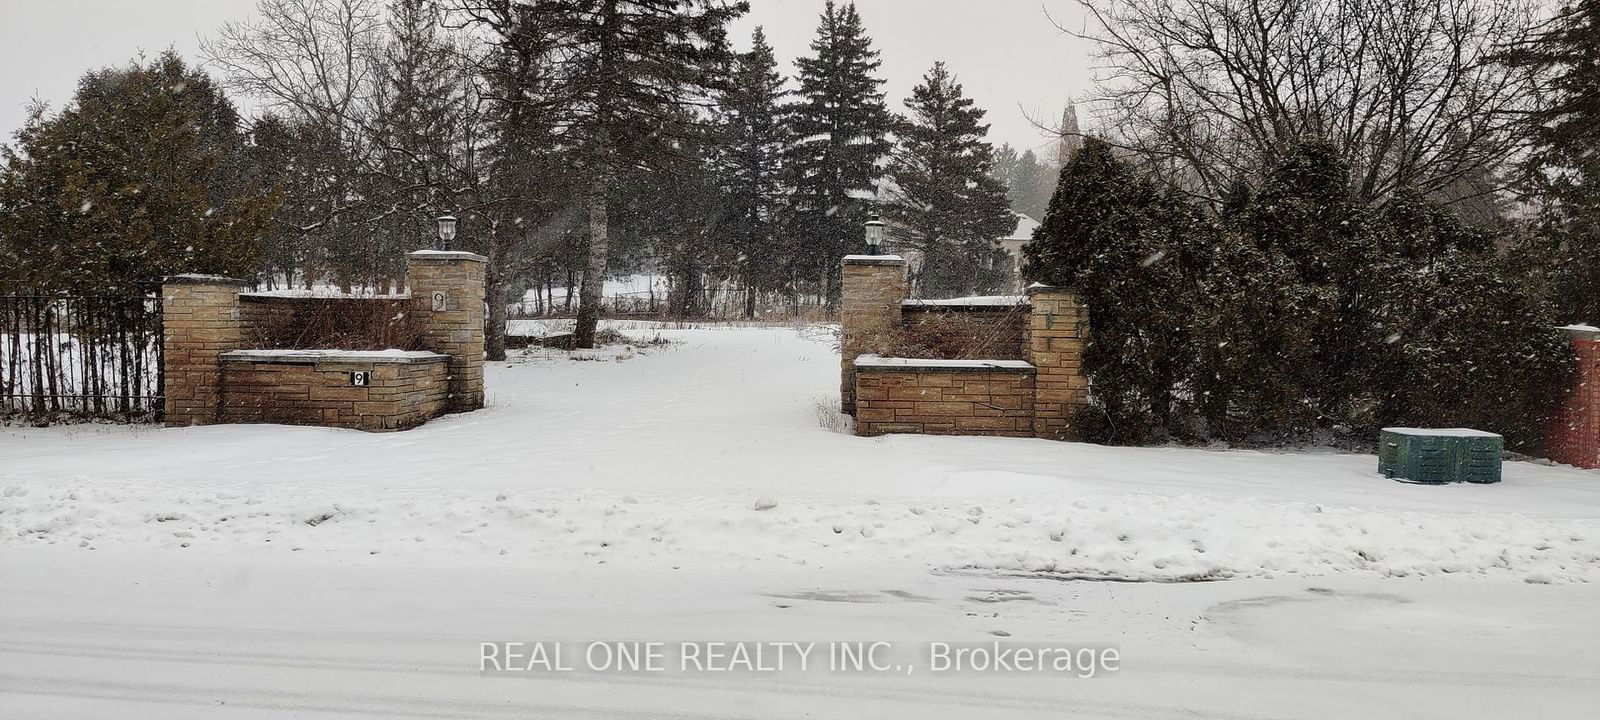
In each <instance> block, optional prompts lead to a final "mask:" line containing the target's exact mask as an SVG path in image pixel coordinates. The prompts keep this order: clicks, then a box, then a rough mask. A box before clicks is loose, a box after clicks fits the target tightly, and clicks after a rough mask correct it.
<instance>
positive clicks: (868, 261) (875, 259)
mask: <svg viewBox="0 0 1600 720" xmlns="http://www.w3.org/2000/svg"><path fill="white" fill-rule="evenodd" d="M844 264H846V265H904V264H906V259H905V258H903V257H900V256H899V255H846V256H844Z"/></svg>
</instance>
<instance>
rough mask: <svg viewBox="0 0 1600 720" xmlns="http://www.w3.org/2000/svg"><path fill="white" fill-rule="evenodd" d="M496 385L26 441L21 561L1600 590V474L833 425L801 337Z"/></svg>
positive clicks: (678, 335)
mask: <svg viewBox="0 0 1600 720" xmlns="http://www.w3.org/2000/svg"><path fill="white" fill-rule="evenodd" d="M627 327H630V328H632V329H630V330H628V331H627V332H632V333H635V334H639V335H643V334H648V335H650V336H651V337H662V338H666V339H671V340H675V341H676V342H675V343H674V344H671V345H666V346H640V347H637V348H612V349H610V350H608V351H605V352H601V353H589V354H586V355H579V356H578V358H582V359H588V360H598V362H578V361H575V359H574V358H572V357H570V356H568V354H566V353H563V352H561V351H556V350H548V349H542V348H535V349H532V350H530V351H529V352H528V353H527V354H524V355H521V356H518V357H516V358H515V359H514V360H513V361H512V362H510V363H507V364H503V365H502V364H492V365H491V367H490V371H489V375H488V388H489V391H488V392H489V396H488V402H489V407H488V409H486V410H483V411H481V412H477V413H471V414H467V415H462V416H456V417H451V418H446V419H442V420H438V421H435V422H433V423H430V424H428V425H426V426H424V427H423V428H421V429H418V430H414V431H411V432H405V433H397V434H385V435H374V434H366V433H361V432H357V431H349V430H333V429H322V428H294V427H278V426H264V425H262V426H215V427H204V428H190V429H159V428H141V427H118V426H64V427H52V428H44V429H21V428H10V429H6V430H4V431H3V432H0V463H3V466H4V468H5V469H4V471H3V472H0V493H3V494H4V501H5V509H4V512H0V542H3V543H4V544H5V545H6V546H8V547H13V548H15V547H31V546H40V545H66V546H80V547H84V548H90V547H94V548H112V547H126V546H145V547H170V548H176V549H188V550H191V551H196V552H203V551H211V552H230V551H232V550H233V549H234V548H237V547H272V548H277V549H281V550H282V551H283V552H311V553H330V554H336V555H337V554H349V553H354V554H362V555H364V554H368V553H390V554H396V555H401V556H417V555H424V554H437V553H446V554H450V555H452V556H460V557H489V558H495V557H500V556H502V555H507V556H509V555H538V556H540V557H541V558H542V559H545V560H551V559H554V558H557V557H559V558H562V559H565V560H570V561H573V562H598V561H602V560H604V561H606V562H611V563H622V564H628V565H632V566H639V567H660V566H683V565H696V566H701V567H719V566H724V565H727V564H737V563H741V562H765V563H780V564H793V565H796V566H805V565H836V564H862V563H872V562H878V561H882V560H892V561H893V562H896V563H906V564H910V565H912V566H917V567H925V568H931V569H949V568H990V569H997V570H1006V571H1016V572H1043V573H1054V574H1059V575H1066V576H1077V575H1086V576H1107V577H1117V578H1127V579H1159V580H1179V579H1194V578H1230V577H1275V576H1280V575H1283V574H1301V575H1322V574H1327V573H1331V572H1357V573H1369V574H1374V575H1383V576H1405V575H1434V574H1450V573H1466V574H1482V575H1488V576H1496V577H1503V578H1508V579H1513V580H1521V581H1526V582H1535V583H1546V582H1573V581H1580V582H1583V581H1590V580H1597V579H1600V473H1595V472H1592V471H1583V470H1577V469H1572V468H1566V467H1550V466H1541V465H1535V464H1531V463H1523V462H1513V463H1508V464H1507V467H1506V472H1505V477H1506V480H1505V482H1503V483H1501V484H1499V485H1492V486H1478V485H1453V486H1444V487H1433V486H1419V485H1409V484H1404V483H1398V482H1394V481H1391V480H1386V479H1384V478H1382V477H1380V476H1378V475H1377V473H1376V472H1375V466H1376V461H1375V459H1374V458H1373V457H1372V456H1368V455H1356V454H1340V453H1332V452H1308V453H1267V452H1246V451H1207V450H1195V449H1180V448H1107V447H1099V446H1092V445H1081V444H1066V443H1055V442H1046V441H1039V440H1031V439H1004V438H932V437H911V436H891V437H887V438H880V439H863V438H856V437H852V436H849V435H845V434H841V433H838V432H833V431H830V430H828V429H825V428H824V427H823V423H822V422H820V421H819V416H820V415H821V414H823V413H825V412H826V410H825V406H826V403H827V401H828V398H829V397H831V395H832V392H833V389H834V387H835V386H836V382H837V373H838V369H837V368H838V366H837V364H836V363H837V359H836V355H835V354H834V352H833V350H832V348H831V346H830V345H829V344H827V343H825V342H819V341H817V340H815V339H808V337H806V336H805V335H804V334H802V333H798V332H796V330H794V329H791V328H740V329H733V328H715V327H702V328H698V329H691V330H672V329H651V330H642V329H641V328H644V327H648V325H646V324H643V323H637V322H636V323H632V324H630V325H628V326H627Z"/></svg>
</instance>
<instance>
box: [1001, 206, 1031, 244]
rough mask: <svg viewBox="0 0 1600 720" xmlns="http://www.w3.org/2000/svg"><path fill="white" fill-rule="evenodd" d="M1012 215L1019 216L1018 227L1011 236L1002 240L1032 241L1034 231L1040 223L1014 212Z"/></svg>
mask: <svg viewBox="0 0 1600 720" xmlns="http://www.w3.org/2000/svg"><path fill="white" fill-rule="evenodd" d="M1011 214H1012V215H1015V216H1017V227H1016V228H1015V229H1013V230H1012V231H1011V234H1010V235H1007V236H1005V237H1003V238H1001V239H1002V240H1022V241H1024V242H1026V241H1028V240H1032V239H1033V231H1034V229H1035V228H1037V227H1039V221H1038V220H1035V219H1033V218H1031V217H1028V216H1027V215H1026V214H1023V213H1019V212H1013V213H1011Z"/></svg>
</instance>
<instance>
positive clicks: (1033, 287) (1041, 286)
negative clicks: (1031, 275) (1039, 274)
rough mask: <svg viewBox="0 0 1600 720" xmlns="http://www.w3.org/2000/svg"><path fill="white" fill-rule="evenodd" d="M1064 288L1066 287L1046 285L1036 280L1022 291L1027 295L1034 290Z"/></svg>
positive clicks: (1034, 291) (1045, 290) (1043, 290)
mask: <svg viewBox="0 0 1600 720" xmlns="http://www.w3.org/2000/svg"><path fill="white" fill-rule="evenodd" d="M1065 289H1066V288H1059V287H1056V286H1054V285H1046V284H1044V283H1041V282H1036V283H1034V284H1032V285H1029V286H1028V287H1027V288H1025V289H1024V290H1023V291H1024V292H1026V293H1028V294H1029V295H1032V294H1034V293H1036V292H1047V291H1050V290H1065Z"/></svg>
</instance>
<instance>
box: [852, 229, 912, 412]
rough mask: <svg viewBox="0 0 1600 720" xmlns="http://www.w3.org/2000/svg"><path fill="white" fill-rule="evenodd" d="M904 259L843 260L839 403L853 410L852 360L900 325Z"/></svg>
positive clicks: (853, 367)
mask: <svg viewBox="0 0 1600 720" xmlns="http://www.w3.org/2000/svg"><path fill="white" fill-rule="evenodd" d="M905 265H906V264H905V261H904V260H902V259H900V258H898V257H893V256H882V257H865V258H849V259H846V260H844V267H843V270H842V275H843V280H842V285H841V287H840V304H839V323H840V326H841V331H840V339H839V350H840V368H839V405H840V409H841V410H843V411H844V412H846V413H850V414H854V413H855V407H856V406H855V359H856V356H857V355H861V354H863V353H868V352H872V351H873V348H872V344H871V343H872V340H873V338H874V337H877V336H882V335H884V334H886V333H889V332H891V331H895V330H898V329H899V327H900V303H901V302H902V301H904V300H905V298H906V267H905Z"/></svg>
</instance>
